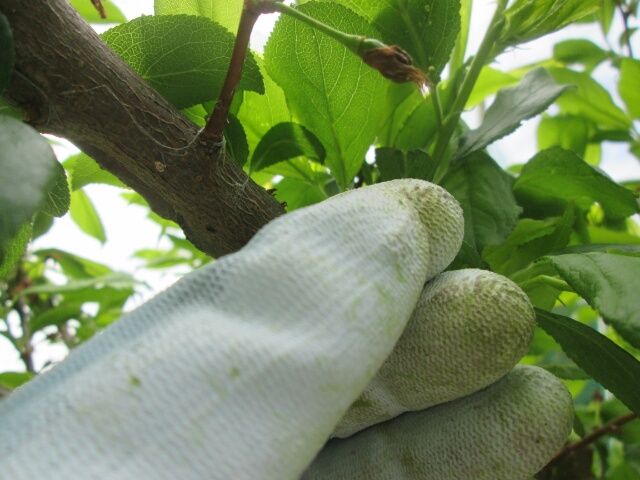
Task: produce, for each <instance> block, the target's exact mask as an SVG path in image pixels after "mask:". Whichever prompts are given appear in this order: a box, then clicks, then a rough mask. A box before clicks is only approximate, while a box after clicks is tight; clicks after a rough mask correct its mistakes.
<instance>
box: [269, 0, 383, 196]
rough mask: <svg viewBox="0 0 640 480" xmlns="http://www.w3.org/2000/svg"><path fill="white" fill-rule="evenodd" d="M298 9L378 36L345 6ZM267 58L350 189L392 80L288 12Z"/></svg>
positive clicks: (335, 172)
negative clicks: (290, 15)
mask: <svg viewBox="0 0 640 480" xmlns="http://www.w3.org/2000/svg"><path fill="white" fill-rule="evenodd" d="M299 8H300V9H301V10H302V11H304V12H305V13H307V14H309V15H310V16H312V17H314V18H317V19H318V20H320V21H323V22H325V23H327V24H329V25H331V26H333V27H334V28H338V29H340V30H342V31H345V32H347V33H353V34H358V35H370V36H372V35H375V31H374V30H373V28H372V27H371V26H370V25H368V24H367V22H366V21H365V20H364V19H363V18H361V17H359V16H358V15H356V14H355V13H353V12H351V11H350V10H348V9H347V8H345V7H343V6H341V5H335V4H328V3H310V4H305V5H302V6H300V7H299ZM265 63H266V67H267V70H268V72H269V74H270V75H271V77H272V78H273V79H274V80H275V81H276V82H277V83H278V84H279V85H280V86H281V87H282V88H283V90H284V91H285V94H286V97H287V102H288V104H289V107H290V108H291V110H292V112H293V113H294V114H295V115H296V116H297V118H298V120H299V121H300V123H301V124H303V125H304V126H305V127H307V128H308V129H309V130H310V131H311V132H313V133H314V134H315V136H316V137H318V139H319V140H320V142H322V145H323V146H324V148H325V149H326V152H327V158H326V164H327V166H328V167H329V168H330V169H331V171H332V173H333V175H334V176H335V178H336V180H337V181H338V184H339V185H340V186H341V187H342V188H346V187H347V185H348V184H349V183H350V182H351V179H352V178H353V177H354V176H355V175H356V174H357V173H358V170H359V169H360V166H361V165H362V163H363V162H364V156H365V153H366V152H367V150H368V149H369V146H370V145H371V143H372V142H373V140H374V138H375V136H376V134H377V132H378V126H379V124H380V120H381V114H382V111H383V105H382V102H381V101H380V99H382V98H383V97H384V93H385V91H386V85H387V81H386V80H384V79H383V78H382V76H381V75H379V74H378V73H377V72H376V71H374V70H372V69H371V68H369V67H368V66H367V65H365V64H364V63H363V62H362V61H361V60H360V59H359V58H358V57H357V56H355V55H354V54H353V53H351V52H350V51H348V50H347V49H346V48H345V47H343V46H342V45H340V44H339V43H338V42H336V41H335V40H333V39H331V38H329V37H328V36H326V35H325V34H323V33H319V32H317V31H315V30H313V29H312V28H311V27H309V26H306V25H303V24H301V23H300V22H298V21H296V20H294V19H292V18H288V17H281V18H280V20H279V21H278V23H277V24H276V27H275V30H274V31H273V33H272V34H271V37H270V39H269V42H268V43H267V46H266V49H265Z"/></svg>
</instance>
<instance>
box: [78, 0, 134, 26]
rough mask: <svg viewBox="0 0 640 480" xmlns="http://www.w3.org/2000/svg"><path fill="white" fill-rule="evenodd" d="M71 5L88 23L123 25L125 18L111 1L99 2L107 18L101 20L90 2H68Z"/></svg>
mask: <svg viewBox="0 0 640 480" xmlns="http://www.w3.org/2000/svg"><path fill="white" fill-rule="evenodd" d="M70 1H71V5H73V8H75V9H76V10H77V11H78V13H79V14H80V15H81V16H82V18H84V19H85V20H86V21H87V22H89V23H124V22H126V21H127V18H126V17H125V16H124V14H123V13H122V12H121V11H120V9H119V8H118V7H117V6H116V5H115V4H114V3H113V2H112V1H111V0H101V2H102V6H103V7H104V10H105V13H106V14H107V18H101V17H100V14H99V13H98V10H96V7H94V6H93V4H92V3H91V0H70Z"/></svg>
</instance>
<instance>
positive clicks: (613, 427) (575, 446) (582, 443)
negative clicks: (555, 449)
mask: <svg viewBox="0 0 640 480" xmlns="http://www.w3.org/2000/svg"><path fill="white" fill-rule="evenodd" d="M637 418H638V416H637V415H636V414H635V413H628V414H626V415H623V416H621V417H618V418H615V419H613V420H611V421H610V422H609V423H606V424H604V425H602V426H601V427H599V428H597V429H595V430H594V431H593V432H591V433H590V434H589V435H587V436H585V437H583V438H582V439H580V440H579V441H577V442H575V443H572V444H571V445H567V446H566V447H565V448H564V449H563V450H562V451H560V453H558V455H556V456H555V458H554V459H553V460H551V462H549V466H550V465H554V464H555V463H557V462H559V461H560V460H561V459H563V458H564V457H566V456H567V455H571V454H572V453H573V452H575V451H577V450H580V449H582V448H585V447H587V446H589V445H591V444H592V443H593V442H595V441H597V440H598V439H599V438H601V437H603V436H605V435H609V434H611V433H614V432H616V431H618V430H619V429H620V428H622V427H623V426H624V425H626V424H627V423H629V422H631V421H632V420H635V419H637Z"/></svg>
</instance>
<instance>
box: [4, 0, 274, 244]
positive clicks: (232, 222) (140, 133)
mask: <svg viewBox="0 0 640 480" xmlns="http://www.w3.org/2000/svg"><path fill="white" fill-rule="evenodd" d="M0 11H1V12H2V13H3V14H4V15H5V16H6V17H7V18H8V19H9V23H10V25H11V28H12V29H13V34H14V38H15V44H16V65H15V70H14V73H13V76H12V79H11V83H10V85H9V88H8V90H7V91H6V92H5V97H6V98H7V99H8V100H9V101H10V102H11V103H13V104H15V105H18V106H20V107H21V108H22V109H23V110H25V111H26V112H27V115H28V118H27V121H28V123H30V124H31V125H32V126H33V127H34V128H36V129H38V130H39V131H41V132H43V133H51V134H54V135H58V136H61V137H65V138H67V139H69V140H70V141H71V142H73V143H74V144H76V145H77V146H78V147H79V148H81V149H82V150H83V151H84V152H86V153H87V154H89V155H91V156H92V157H93V158H94V159H95V160H96V161H97V162H98V163H99V164H100V165H101V166H102V167H103V168H104V169H106V170H108V171H110V172H111V173H113V174H115V175H116V176H117V177H118V178H120V179H121V180H122V181H123V182H124V183H126V184H127V185H129V186H130V187H131V188H133V189H134V190H136V191H137V192H139V193H140V194H141V195H143V196H144V197H145V198H146V200H147V201H148V202H149V204H150V205H151V207H152V208H153V210H154V211H156V212H157V213H158V214H160V215H162V216H163V217H165V218H169V219H171V220H174V221H176V222H178V223H179V224H180V225H181V226H182V228H183V229H184V230H185V233H186V235H187V237H188V238H189V239H190V240H191V241H192V242H193V243H194V244H195V245H196V246H197V247H198V248H200V249H201V250H203V251H204V252H206V253H208V254H210V255H213V256H220V255H224V254H227V253H230V252H233V251H235V250H238V249H239V248H241V247H242V246H243V245H244V244H245V243H246V242H247V241H248V240H249V239H250V238H251V237H252V236H253V235H254V234H255V232H256V231H257V230H258V229H259V228H260V227H262V226H263V225H264V224H266V223H267V222H269V221H270V220H271V219H273V218H275V217H276V216H278V215H280V214H281V213H283V208H282V206H281V205H280V204H279V203H278V202H277V201H276V200H275V199H274V198H273V197H272V196H271V195H270V194H269V193H267V192H266V191H265V190H264V189H262V188H260V187H259V186H258V185H256V184H255V183H253V182H252V181H251V179H250V178H249V177H248V176H247V175H246V174H245V173H244V172H243V171H242V170H241V169H240V168H239V167H237V166H236V165H235V163H234V162H233V161H232V160H231V159H229V158H227V157H226V156H224V155H218V154H217V151H218V150H217V149H216V148H215V145H214V144H212V143H211V142H210V141H208V140H207V139H206V138H201V137H199V136H198V130H197V128H196V126H195V125H193V124H192V123H191V122H189V121H188V120H187V119H186V118H185V117H184V116H183V115H182V114H181V113H180V112H178V111H177V110H176V109H175V108H174V107H173V106H172V105H170V104H169V103H168V102H167V101H166V100H165V99H164V98H163V97H161V96H160V95H159V94H158V93H157V92H156V91H155V90H153V89H152V88H151V87H150V86H149V85H148V84H147V83H145V82H144V80H142V79H141V78H140V77H139V76H138V75H137V74H136V73H135V72H133V71H132V70H131V69H130V68H129V67H128V66H127V65H126V64H125V63H124V61H122V59H120V58H119V57H118V56H117V55H115V53H113V52H112V51H111V50H110V49H109V48H108V47H107V46H106V45H105V44H104V43H103V42H102V41H101V39H100V37H99V36H98V35H97V34H96V33H95V32H94V31H93V29H92V28H91V27H90V26H89V25H88V24H87V23H86V22H85V21H84V20H82V18H80V16H79V15H78V14H77V12H76V11H75V10H74V9H73V7H71V5H69V3H68V2H67V1H65V0H50V1H46V2H41V1H38V2H33V1H26V0H0Z"/></svg>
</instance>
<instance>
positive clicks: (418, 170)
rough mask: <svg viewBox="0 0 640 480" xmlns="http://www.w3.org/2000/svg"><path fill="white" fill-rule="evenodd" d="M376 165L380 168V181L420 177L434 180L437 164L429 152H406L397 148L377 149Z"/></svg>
mask: <svg viewBox="0 0 640 480" xmlns="http://www.w3.org/2000/svg"><path fill="white" fill-rule="evenodd" d="M376 165H377V166H378V169H379V170H380V181H381V182H386V181H388V180H395V179H397V178H419V179H422V180H429V181H430V180H432V179H433V174H434V173H435V171H436V166H437V165H436V164H435V162H434V161H433V159H432V158H431V157H430V156H429V154H428V153H426V152H423V151H422V150H412V151H410V152H405V151H402V150H398V149H395V148H387V147H383V148H378V149H376Z"/></svg>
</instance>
